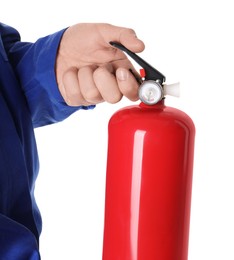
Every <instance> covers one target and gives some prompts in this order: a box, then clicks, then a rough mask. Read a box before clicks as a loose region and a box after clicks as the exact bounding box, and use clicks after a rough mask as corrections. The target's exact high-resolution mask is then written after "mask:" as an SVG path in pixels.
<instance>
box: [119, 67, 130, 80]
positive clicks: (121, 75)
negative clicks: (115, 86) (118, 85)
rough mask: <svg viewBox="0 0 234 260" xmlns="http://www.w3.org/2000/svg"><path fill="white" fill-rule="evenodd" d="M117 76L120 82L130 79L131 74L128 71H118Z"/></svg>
mask: <svg viewBox="0 0 234 260" xmlns="http://www.w3.org/2000/svg"><path fill="white" fill-rule="evenodd" d="M116 76H117V78H118V80H121V81H124V80H127V79H128V77H129V74H128V71H126V70H125V69H118V70H117V72H116Z"/></svg>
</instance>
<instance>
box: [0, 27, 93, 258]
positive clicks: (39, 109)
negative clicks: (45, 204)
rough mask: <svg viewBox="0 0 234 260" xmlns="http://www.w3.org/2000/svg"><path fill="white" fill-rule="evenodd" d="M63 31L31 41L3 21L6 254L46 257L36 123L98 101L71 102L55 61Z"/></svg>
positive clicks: (1, 210)
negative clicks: (42, 247)
mask: <svg viewBox="0 0 234 260" xmlns="http://www.w3.org/2000/svg"><path fill="white" fill-rule="evenodd" d="M63 32H64V30H61V31H59V32H57V33H55V34H52V35H49V36H46V37H44V38H41V39H39V40H38V41H36V42H35V43H26V42H21V41H20V35H19V33H18V32H17V31H16V30H15V29H13V28H12V27H9V26H7V25H5V24H2V23H0V260H38V259H40V254H39V249H38V244H39V236H40V232H41V226H42V225H41V224H42V222H41V216H40V213H39V210H38V208H37V205H36V201H35V198H34V187H35V180H36V178H37V175H38V170H39V162H38V154H37V148H36V142H35V136H34V128H35V127H39V126H44V125H48V124H51V123H54V122H58V121H61V120H63V119H65V118H66V117H68V116H69V115H71V114H72V113H73V112H75V111H77V110H79V109H89V108H92V107H93V106H90V107H69V106H67V105H66V104H65V102H64V100H63V98H62V96H61V95H60V93H59V91H58V87H57V83H56V77H55V73H54V67H55V59H56V53H57V49H58V45H59V42H60V39H61V37H62V35H63Z"/></svg>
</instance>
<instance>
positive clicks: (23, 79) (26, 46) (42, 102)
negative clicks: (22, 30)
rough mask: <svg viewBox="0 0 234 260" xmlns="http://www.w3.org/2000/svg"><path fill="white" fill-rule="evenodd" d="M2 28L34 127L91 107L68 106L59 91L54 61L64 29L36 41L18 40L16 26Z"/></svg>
mask: <svg viewBox="0 0 234 260" xmlns="http://www.w3.org/2000/svg"><path fill="white" fill-rule="evenodd" d="M5 29H6V30H7V33H6V34H5V44H6V46H5V49H6V51H7V52H8V56H9V58H10V61H11V63H12V66H13V67H14V70H15V73H16V75H17V77H18V79H19V81H20V84H21V87H22V90H23V92H24V95H25V97H26V100H27V103H28V105H29V109H30V112H31V116H32V121H33V125H34V127H39V126H43V125H48V124H52V123H55V122H59V121H62V120H64V119H65V118H67V117H68V116H69V115H71V114H72V113H74V112H75V111H77V110H79V109H90V108H93V107H94V106H78V107H72V106H68V105H67V104H66V103H65V101H64V99H63V97H62V96H61V94H60V92H59V89H58V86H57V82H56V76H55V61H56V55H57V50H58V46H59V43H60V40H61V37H62V35H63V33H64V31H65V29H64V30H61V31H59V32H56V33H54V34H52V35H49V36H46V37H43V38H40V39H38V40H37V41H36V42H35V43H26V42H21V41H20V36H19V34H18V32H17V31H16V30H15V29H13V28H11V27H6V28H5ZM3 37H4V35H3Z"/></svg>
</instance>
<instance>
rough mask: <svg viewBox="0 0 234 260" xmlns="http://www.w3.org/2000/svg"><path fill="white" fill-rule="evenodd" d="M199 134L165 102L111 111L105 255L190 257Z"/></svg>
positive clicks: (133, 259)
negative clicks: (194, 178)
mask: <svg viewBox="0 0 234 260" xmlns="http://www.w3.org/2000/svg"><path fill="white" fill-rule="evenodd" d="M194 136H195V127H194V124H193V121H192V120H191V118H190V117H189V116H188V115H186V114H185V113H184V112H182V111H180V110H178V109H175V108H172V107H167V106H165V105H164V101H161V102H159V103H158V104H156V105H153V106H148V105H145V104H143V103H141V104H140V105H136V106H130V107H126V108H124V109H121V110H119V111H117V112H116V113H115V114H114V115H113V116H112V118H111V119H110V122H109V140H108V160H107V176H106V202H105V224H104V242H103V258H102V259H103V260H187V258H188V239H189V223H190V204H191V188H192V172H193V155H194Z"/></svg>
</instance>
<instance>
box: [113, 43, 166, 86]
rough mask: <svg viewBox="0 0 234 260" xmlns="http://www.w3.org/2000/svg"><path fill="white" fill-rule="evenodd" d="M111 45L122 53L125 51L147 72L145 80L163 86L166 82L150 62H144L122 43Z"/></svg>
mask: <svg viewBox="0 0 234 260" xmlns="http://www.w3.org/2000/svg"><path fill="white" fill-rule="evenodd" d="M110 44H111V45H112V46H113V47H115V48H118V49H119V50H121V51H124V52H125V53H127V54H128V55H129V56H130V57H131V58H132V59H133V60H134V61H135V62H136V63H138V64H139V65H140V66H141V67H142V68H143V69H144V71H145V80H155V81H158V82H159V83H160V84H161V85H162V84H163V82H165V81H166V78H165V76H164V75H163V74H162V73H161V72H159V71H158V70H157V69H155V68H154V67H152V66H151V65H150V64H149V63H148V62H146V61H145V60H143V59H142V58H141V57H139V56H138V55H137V54H136V53H134V52H132V51H130V50H129V49H127V48H126V47H125V46H123V45H122V44H121V43H118V42H112V41H111V42H110Z"/></svg>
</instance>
